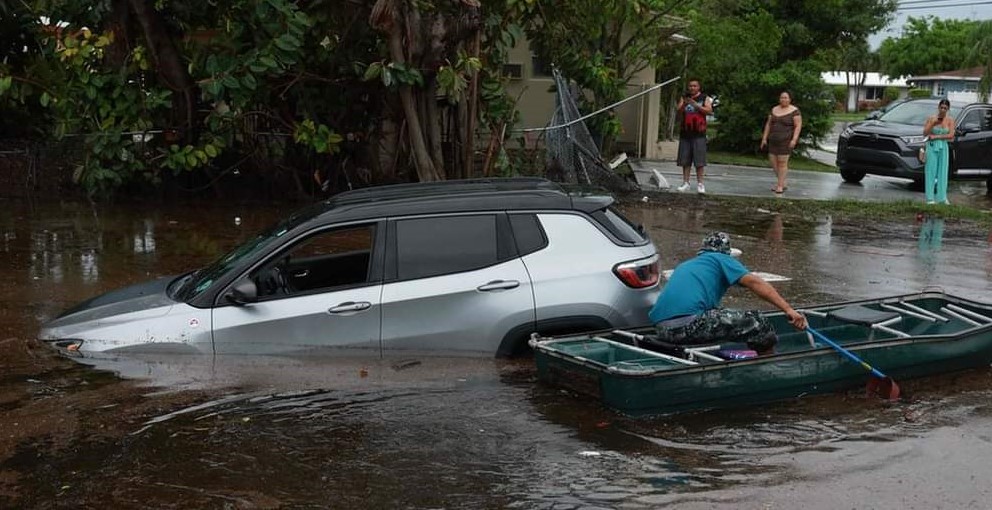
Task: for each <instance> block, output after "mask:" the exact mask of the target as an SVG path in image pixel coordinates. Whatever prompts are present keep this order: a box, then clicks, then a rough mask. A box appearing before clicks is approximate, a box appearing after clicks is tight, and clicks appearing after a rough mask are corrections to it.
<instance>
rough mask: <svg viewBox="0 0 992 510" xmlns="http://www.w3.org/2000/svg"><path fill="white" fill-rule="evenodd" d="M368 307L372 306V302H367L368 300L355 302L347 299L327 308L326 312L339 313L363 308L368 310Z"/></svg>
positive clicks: (357, 310) (359, 310)
mask: <svg viewBox="0 0 992 510" xmlns="http://www.w3.org/2000/svg"><path fill="white" fill-rule="evenodd" d="M369 308H372V303H369V302H368V301H359V302H357V303H356V302H354V301H347V302H344V303H341V304H340V305H338V306H335V307H332V308H330V309H328V310H327V313H333V314H340V313H348V312H361V311H363V310H368V309H369Z"/></svg>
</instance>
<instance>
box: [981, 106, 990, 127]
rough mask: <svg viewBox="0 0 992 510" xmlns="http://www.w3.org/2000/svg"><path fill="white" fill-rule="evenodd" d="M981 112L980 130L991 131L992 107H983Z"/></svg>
mask: <svg viewBox="0 0 992 510" xmlns="http://www.w3.org/2000/svg"><path fill="white" fill-rule="evenodd" d="M981 112H982V131H992V108H983V109H982V110H981Z"/></svg>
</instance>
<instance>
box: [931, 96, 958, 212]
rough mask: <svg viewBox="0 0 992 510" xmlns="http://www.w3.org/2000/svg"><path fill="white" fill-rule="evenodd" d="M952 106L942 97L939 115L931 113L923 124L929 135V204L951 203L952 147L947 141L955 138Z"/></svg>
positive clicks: (938, 107)
mask: <svg viewBox="0 0 992 510" xmlns="http://www.w3.org/2000/svg"><path fill="white" fill-rule="evenodd" d="M950 108H951V102H950V101H948V100H946V99H941V100H940V103H938V104H937V115H931V116H930V118H928V119H927V122H926V124H925V125H924V126H923V134H924V135H925V136H926V137H927V148H926V163H925V164H924V168H923V175H924V178H923V189H924V191H925V192H926V196H927V203H928V204H933V203H935V202H939V203H941V204H949V203H950V202H948V201H947V168H948V164H949V163H950V160H949V157H950V150H951V149H950V147H949V146H948V144H947V141H948V140H953V139H954V119H952V118H951V116H950V115H948V114H947V110H949V109H950ZM934 188H936V193H935V192H934Z"/></svg>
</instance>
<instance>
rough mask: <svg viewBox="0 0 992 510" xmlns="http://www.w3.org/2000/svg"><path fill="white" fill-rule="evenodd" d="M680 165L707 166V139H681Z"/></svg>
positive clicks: (699, 137)
mask: <svg viewBox="0 0 992 510" xmlns="http://www.w3.org/2000/svg"><path fill="white" fill-rule="evenodd" d="M678 165H679V166H682V167H686V166H695V167H697V168H698V167H701V166H706V137H705V136H697V137H693V138H679V158H678Z"/></svg>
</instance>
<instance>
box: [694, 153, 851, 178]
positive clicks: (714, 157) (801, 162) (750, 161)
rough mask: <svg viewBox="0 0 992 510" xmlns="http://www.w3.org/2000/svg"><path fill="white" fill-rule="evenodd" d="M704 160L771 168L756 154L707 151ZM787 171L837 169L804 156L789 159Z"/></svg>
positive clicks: (829, 170) (723, 163)
mask: <svg viewBox="0 0 992 510" xmlns="http://www.w3.org/2000/svg"><path fill="white" fill-rule="evenodd" d="M706 159H707V162H708V163H716V164H718V165H738V166H756V167H762V168H771V164H770V163H768V156H765V155H758V154H734V153H732V152H724V151H707V152H706ZM789 169H790V170H809V171H812V172H828V173H837V167H835V166H833V165H827V164H825V163H821V162H819V161H816V160H815V159H810V158H807V157H805V156H799V155H794V156H792V157H791V158H789Z"/></svg>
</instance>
